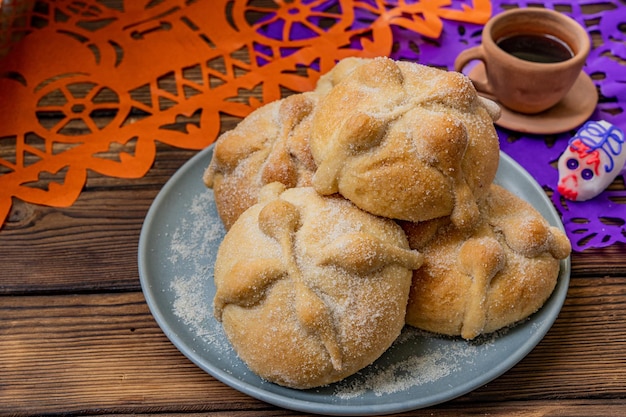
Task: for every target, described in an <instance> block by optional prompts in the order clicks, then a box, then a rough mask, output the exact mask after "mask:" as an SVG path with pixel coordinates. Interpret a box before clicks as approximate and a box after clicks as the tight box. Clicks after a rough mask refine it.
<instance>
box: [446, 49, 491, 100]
mask: <svg viewBox="0 0 626 417" xmlns="http://www.w3.org/2000/svg"><path fill="white" fill-rule="evenodd" d="M475 59H477V60H479V61H482V62H483V64H485V55H484V51H483V46H482V45H479V46H474V47H473V48H469V49H466V50H464V51H462V52H461V53H460V54H459V55H458V56H457V57H456V60H455V61H454V70H455V71H458V72H461V71H462V70H463V68H465V66H467V64H468V63H469V62H470V61H473V60H475ZM472 84H474V87H475V88H476V90H478V91H480V92H481V93H486V94H489V95H493V90H492V89H491V86H490V85H489V80H487V82H481V81H475V80H472Z"/></svg>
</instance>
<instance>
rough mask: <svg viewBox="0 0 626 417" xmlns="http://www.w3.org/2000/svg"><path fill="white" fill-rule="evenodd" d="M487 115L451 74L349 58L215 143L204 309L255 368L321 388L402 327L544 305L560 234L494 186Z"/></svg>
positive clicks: (485, 104)
mask: <svg viewBox="0 0 626 417" xmlns="http://www.w3.org/2000/svg"><path fill="white" fill-rule="evenodd" d="M498 114H499V109H498V107H497V105H495V104H494V103H492V102H490V101H488V100H485V99H482V98H480V97H479V96H478V95H477V94H476V91H475V90H474V88H473V86H472V84H471V82H470V81H469V79H467V78H466V77H465V76H463V75H462V74H460V73H456V72H448V71H443V70H439V69H435V68H431V67H427V66H423V65H418V64H413V63H407V62H396V61H393V60H391V59H388V58H376V59H360V58H347V59H344V60H342V61H340V62H339V63H338V64H337V66H336V67H335V68H334V69H333V70H332V71H330V72H329V73H327V74H326V75H324V76H323V77H322V78H321V79H320V80H319V82H318V85H317V88H316V90H315V91H313V92H309V93H303V94H296V95H293V96H290V97H287V98H285V99H282V100H280V101H277V102H273V103H270V104H267V105H265V106H263V107H261V108H259V109H257V110H256V111H255V112H253V113H252V114H250V115H249V116H248V117H247V118H246V119H244V120H243V121H242V122H241V123H240V124H239V125H238V126H237V127H236V128H235V129H233V130H232V131H230V132H226V133H224V134H223V135H222V136H221V137H220V138H219V139H218V141H217V142H216V144H215V149H214V154H213V159H212V161H211V163H210V165H209V167H208V168H207V170H206V172H205V176H204V181H205V183H206V185H207V186H208V187H210V188H212V189H213V191H214V194H215V201H216V205H217V209H218V212H219V214H220V217H221V219H222V221H223V222H224V224H225V226H226V228H227V230H228V232H227V234H226V236H225V238H224V241H223V242H222V244H221V245H220V248H219V251H218V254H217V259H216V263H215V270H214V279H215V284H216V294H215V299H214V309H215V315H216V317H217V318H218V320H220V321H221V322H222V324H223V327H224V330H225V333H226V335H227V337H228V339H229V340H230V342H231V344H232V345H233V347H234V349H235V351H236V352H237V354H238V355H239V356H240V357H241V358H242V360H243V361H244V362H246V363H247V365H248V366H249V367H250V369H251V370H252V371H254V372H255V373H256V374H258V375H259V376H261V377H262V378H264V379H267V380H269V381H271V382H275V383H277V384H280V385H284V386H288V387H293V388H311V387H315V386H321V385H325V384H329V383H332V382H336V381H339V380H341V379H343V378H345V377H347V376H349V375H351V374H353V373H355V372H357V371H358V370H360V369H362V368H364V367H365V366H367V365H369V364H370V363H372V362H373V361H374V360H376V359H377V358H378V357H379V356H380V355H382V354H383V353H384V352H385V350H387V349H388V348H389V346H390V345H391V344H392V343H393V341H394V340H395V339H396V338H397V337H398V335H399V334H400V332H401V330H402V328H403V326H404V325H405V324H409V325H412V326H415V327H418V328H421V329H424V330H428V331H431V332H435V333H439V334H446V335H452V336H461V337H463V338H465V339H473V338H475V337H476V336H478V335H480V334H483V333H488V332H493V331H495V330H497V329H500V328H502V327H505V326H509V325H512V324H514V323H516V322H518V321H520V320H522V319H524V318H526V317H528V316H529V315H530V314H532V313H533V312H535V311H536V310H537V309H539V308H540V307H541V306H542V305H543V304H544V303H545V301H546V300H547V298H548V297H549V296H550V294H551V293H552V291H553V289H554V287H555V285H556V281H557V277H558V274H559V265H560V261H559V260H560V259H563V258H566V257H567V256H568V255H569V252H570V250H571V247H570V244H569V241H568V240H567V237H566V236H565V235H564V234H563V233H562V232H561V231H560V230H559V229H557V228H554V227H551V226H550V225H549V224H548V223H547V221H546V220H545V219H543V217H542V216H541V215H540V214H539V213H538V212H537V211H536V210H535V209H534V208H532V207H531V206H530V205H529V204H527V203H525V202H524V201H522V200H520V199H519V198H518V197H516V196H514V195H513V194H511V193H510V192H508V191H506V190H505V189H503V188H501V187H499V186H497V185H495V184H493V181H494V179H495V175H496V170H497V167H498V161H499V145H498V138H497V135H496V132H495V129H494V126H493V121H494V120H495V119H496V118H497V117H498Z"/></svg>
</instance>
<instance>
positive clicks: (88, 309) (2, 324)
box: [0, 293, 265, 415]
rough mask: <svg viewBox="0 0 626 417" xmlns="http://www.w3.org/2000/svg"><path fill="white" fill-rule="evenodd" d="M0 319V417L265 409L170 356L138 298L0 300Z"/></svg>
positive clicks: (175, 354) (176, 356)
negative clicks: (74, 413)
mask: <svg viewBox="0 0 626 417" xmlns="http://www.w3.org/2000/svg"><path fill="white" fill-rule="evenodd" d="M0 318H1V319H0V375H1V382H0V415H6V414H13V413H17V414H43V413H54V412H95V411H96V410H102V409H108V410H112V411H114V412H121V413H127V412H134V411H139V410H143V411H147V412H150V410H152V411H157V410H159V411H160V410H164V409H167V408H168V407H170V406H174V407H176V409H177V410H194V409H195V410H212V409H225V408H231V409H232V408H233V407H236V408H239V409H246V408H249V407H254V408H259V407H261V408H263V407H265V404H263V403H261V402H258V401H256V400H253V399H252V398H250V397H248V396H246V395H243V394H240V393H238V392H237V391H235V390H232V389H230V388H229V387H227V386H225V385H223V384H222V383H220V382H218V381H216V380H215V379H213V378H212V377H211V376H209V375H208V374H206V373H205V372H203V371H202V370H201V369H199V368H198V367H196V366H195V365H194V364H193V363H191V362H190V361H189V360H187V359H186V358H185V357H184V356H183V355H182V354H181V353H180V352H179V351H178V350H176V348H175V347H174V346H173V345H172V344H171V343H170V342H169V341H168V340H167V338H166V337H165V335H164V334H163V333H162V332H161V330H160V329H159V327H158V326H157V324H156V322H155V321H154V320H153V318H152V316H151V315H150V313H149V311H148V307H147V305H146V304H145V302H144V299H143V296H142V294H141V293H124V294H101V295H64V296H41V297H38V296H28V297H0ZM231 403H234V404H236V405H235V406H233V405H231Z"/></svg>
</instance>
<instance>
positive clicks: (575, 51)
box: [454, 7, 591, 114]
mask: <svg viewBox="0 0 626 417" xmlns="http://www.w3.org/2000/svg"><path fill="white" fill-rule="evenodd" d="M516 39H521V40H520V41H519V42H517V43H518V44H519V45H517V47H518V49H520V50H521V49H523V48H526V49H528V48H531V49H532V48H534V47H536V48H537V49H538V50H539V51H538V54H543V53H545V50H546V48H547V49H548V52H547V53H548V58H549V59H543V58H545V57H543V58H542V57H541V55H539V57H538V58H537V57H533V56H532V55H531V56H530V57H529V56H525V55H523V54H519V53H518V52H519V51H517V50H516V49H515V44H516ZM524 39H526V41H524ZM528 39H531V40H532V39H535V40H536V41H535V43H533V42H528ZM537 39H539V40H538V41H537ZM542 39H543V40H542ZM544 40H545V42H551V43H552V44H554V43H556V44H557V45H545V44H544ZM507 43H508V44H509V45H508V46H507V49H509V52H507V51H505V50H504V49H503V48H504V45H506V44H507ZM511 43H512V44H513V46H512V48H513V49H511V45H510V44H511ZM499 45H500V46H499ZM551 47H552V48H556V50H557V52H554V51H552V52H551V51H550V48H551ZM563 48H565V49H566V50H568V51H566V53H567V56H565V57H564V56H562V55H561V56H559V53H560V54H562V53H564V51H563V50H562V49H563ZM590 48H591V42H590V40H589V35H588V34H587V32H586V31H585V29H584V28H583V27H581V26H580V25H579V24H578V23H577V22H576V21H574V20H573V19H571V18H569V17H567V16H565V15H564V14H561V13H559V12H556V11H554V10H549V9H543V8H539V7H528V8H523V9H512V10H508V11H506V12H503V13H500V14H498V15H496V16H494V17H493V18H491V19H490V20H489V21H488V22H487V24H486V25H485V27H484V29H483V33H482V44H481V45H479V46H476V47H473V48H470V49H467V50H465V51H463V52H461V53H460V54H459V56H458V57H457V59H456V61H455V63H454V68H455V70H456V71H461V70H462V69H463V68H464V67H465V66H467V64H468V63H469V62H470V61H472V60H480V61H482V62H483V64H484V65H485V71H486V75H487V82H485V83H483V82H477V81H474V86H475V87H476V90H478V91H479V92H481V93H484V94H487V95H490V96H492V97H493V98H495V99H496V100H497V101H498V102H499V103H500V104H502V105H503V106H505V107H507V108H509V109H511V110H514V111H516V112H519V113H526V114H534V113H539V112H542V111H544V110H547V109H549V108H551V107H553V106H554V105H556V104H557V103H558V102H559V101H560V100H561V99H562V98H563V97H565V95H566V94H567V92H568V91H569V90H570V88H571V87H572V85H574V82H575V81H576V79H577V78H578V76H579V75H580V73H581V71H582V68H583V65H584V64H585V60H586V59H587V55H589V51H590ZM526 52H528V51H526ZM553 52H554V54H555V56H550V54H552V53H553ZM531 54H532V51H531ZM516 55H517V56H516ZM520 56H521V57H522V58H520ZM536 58H537V59H536ZM552 58H554V59H552ZM529 59H533V60H529ZM555 60H556V61H557V62H550V61H555ZM536 61H543V62H536ZM546 61H548V62H546Z"/></svg>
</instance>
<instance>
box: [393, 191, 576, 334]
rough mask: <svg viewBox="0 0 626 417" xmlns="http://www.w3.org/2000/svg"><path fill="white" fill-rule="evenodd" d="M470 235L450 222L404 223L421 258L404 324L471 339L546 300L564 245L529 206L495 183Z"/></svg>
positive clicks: (566, 246) (565, 253) (512, 320)
mask: <svg viewBox="0 0 626 417" xmlns="http://www.w3.org/2000/svg"><path fill="white" fill-rule="evenodd" d="M480 209H481V215H482V217H481V221H480V222H479V223H478V224H477V225H476V227H475V228H474V229H473V230H471V231H469V232H468V231H467V230H461V229H459V228H457V227H455V226H454V225H452V224H451V223H450V222H446V221H445V220H443V221H442V220H437V221H433V222H431V224H428V222H427V223H424V224H412V225H411V224H404V225H403V227H404V230H405V231H406V232H407V234H408V237H409V241H410V242H411V247H413V248H414V249H418V250H420V251H421V252H422V253H423V255H424V264H423V266H422V267H421V268H420V269H419V270H416V271H414V273H413V283H412V286H411V295H410V299H409V305H408V309H407V323H408V324H410V325H412V326H415V327H418V328H421V329H424V330H428V331H432V332H435V333H441V334H446V335H452V336H457V335H460V336H462V337H463V338H465V339H473V338H475V337H476V336H478V335H479V334H483V333H491V332H493V331H495V330H498V329H501V328H503V327H506V326H509V325H512V324H514V323H516V322H518V321H520V320H523V319H525V318H526V317H528V316H529V315H531V314H532V313H534V312H535V311H537V310H538V309H539V308H540V307H541V306H542V305H543V304H544V303H545V301H546V300H547V299H548V297H549V296H550V294H551V293H552V291H553V290H554V287H555V285H556V282H557V278H558V274H559V269H560V259H564V258H566V257H567V256H568V255H569V253H570V251H571V246H570V243H569V240H568V239H567V237H566V236H565V234H564V233H563V232H562V231H561V230H560V229H557V228H555V227H552V226H550V225H549V224H548V223H547V222H546V220H545V219H543V217H542V216H541V215H540V214H539V213H538V212H537V211H536V210H535V209H534V208H533V207H532V206H531V205H530V204H528V203H526V202H525V201H523V200H521V199H520V198H518V197H516V196H515V195H514V194H512V193H510V192H509V191H507V190H505V189H504V188H502V187H500V186H498V185H495V184H494V185H492V186H491V187H490V192H489V194H488V195H487V196H486V197H485V198H484V200H482V201H481V202H480Z"/></svg>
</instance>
